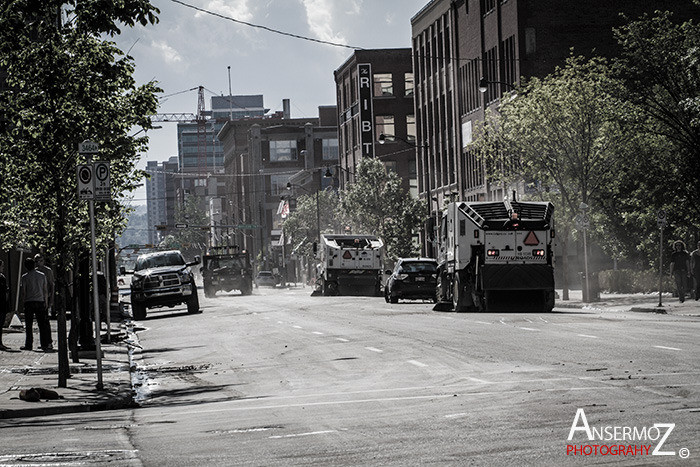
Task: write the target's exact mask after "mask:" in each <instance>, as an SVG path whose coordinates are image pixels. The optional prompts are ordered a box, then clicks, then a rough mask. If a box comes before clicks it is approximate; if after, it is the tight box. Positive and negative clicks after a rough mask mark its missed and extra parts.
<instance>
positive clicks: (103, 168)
mask: <svg viewBox="0 0 700 467" xmlns="http://www.w3.org/2000/svg"><path fill="white" fill-rule="evenodd" d="M93 165H94V169H95V200H96V201H109V200H110V199H112V190H111V187H110V183H111V182H110V175H109V162H95V163H94V164H93Z"/></svg>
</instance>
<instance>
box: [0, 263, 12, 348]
mask: <svg viewBox="0 0 700 467" xmlns="http://www.w3.org/2000/svg"><path fill="white" fill-rule="evenodd" d="M4 265H5V264H4V263H3V261H2V260H1V259H0V351H5V350H10V348H9V347H8V346H6V345H5V344H3V343H2V328H3V327H5V318H7V311H8V309H9V308H10V302H9V297H8V293H7V278H6V277H5V275H4V274H3V273H2V271H3V266H4Z"/></svg>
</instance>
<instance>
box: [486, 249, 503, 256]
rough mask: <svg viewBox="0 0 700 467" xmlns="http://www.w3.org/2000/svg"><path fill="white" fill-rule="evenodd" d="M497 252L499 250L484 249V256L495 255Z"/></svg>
mask: <svg viewBox="0 0 700 467" xmlns="http://www.w3.org/2000/svg"><path fill="white" fill-rule="evenodd" d="M499 253H500V251H499V250H486V256H492V257H496V256H498V254H499Z"/></svg>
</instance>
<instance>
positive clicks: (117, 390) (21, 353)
mask: <svg viewBox="0 0 700 467" xmlns="http://www.w3.org/2000/svg"><path fill="white" fill-rule="evenodd" d="M68 327H69V328H70V323H68ZM34 330H35V334H34V343H35V344H37V343H38V342H39V334H38V331H37V329H36V324H35V325H34ZM51 330H52V336H53V339H54V343H53V344H54V348H58V342H57V340H56V321H55V320H51ZM127 332H128V330H126V329H125V328H124V326H121V327H120V324H119V323H118V322H117V323H114V322H113V323H112V343H111V344H106V343H104V342H103V343H102V354H103V358H102V385H103V390H102V391H98V390H97V360H96V359H95V354H94V352H92V355H91V357H92V358H87V357H86V356H81V358H80V363H73V362H72V359H71V357H70V354H69V357H68V360H69V367H70V374H71V376H70V377H69V378H68V379H67V382H66V385H67V387H65V388H59V387H58V353H57V352H52V353H44V352H43V351H41V350H38V351H37V350H36V349H35V350H34V351H25V350H20V347H21V346H23V345H24V329H19V330H10V329H7V328H5V329H3V343H4V344H5V345H7V346H8V347H10V348H11V350H10V351H8V352H0V419H8V418H19V417H34V416H43V415H55V414H62V413H75V412H91V411H99V410H109V409H114V408H121V407H128V406H133V404H134V402H133V398H132V388H131V375H130V372H129V366H130V363H129V361H130V351H129V346H128V345H127V343H126V342H125V338H126V337H127ZM102 336H103V340H104V339H105V338H106V327H103V330H102ZM30 388H44V389H50V390H53V391H56V392H57V393H58V394H59V397H60V398H59V399H57V400H41V401H39V402H27V401H24V400H21V399H20V397H19V395H20V390H22V389H30Z"/></svg>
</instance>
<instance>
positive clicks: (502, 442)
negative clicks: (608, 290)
mask: <svg viewBox="0 0 700 467" xmlns="http://www.w3.org/2000/svg"><path fill="white" fill-rule="evenodd" d="M309 294H310V289H308V288H307V289H296V290H286V289H263V288H261V289H256V290H255V292H254V295H252V296H247V297H244V296H238V295H234V294H231V295H228V294H219V295H218V296H217V297H216V298H213V299H205V298H203V297H202V298H201V305H202V310H203V313H202V314H199V315H188V314H187V313H186V309H185V308H184V307H177V308H173V309H166V310H165V311H156V312H149V317H148V318H147V319H146V320H144V321H143V322H141V323H140V324H141V328H139V330H138V336H139V340H140V344H141V346H142V347H143V350H142V351H141V352H140V354H138V355H137V360H136V364H137V366H138V372H137V375H138V377H137V385H138V387H139V391H138V395H139V400H140V403H141V408H139V409H136V410H124V411H119V412H105V413H102V414H86V415H75V416H71V417H65V416H64V417H60V418H59V417H53V418H52V417H47V423H44V424H42V423H40V421H37V422H36V423H33V424H28V425H26V426H25V427H24V428H23V430H26V433H25V432H13V435H14V434H17V435H19V436H20V437H23V439H24V440H26V441H23V442H30V441H29V440H32V439H34V440H36V439H45V438H44V435H45V434H46V433H49V432H50V433H53V434H54V435H55V436H56V437H54V438H53V439H52V441H53V442H54V443H55V445H54V446H53V449H60V447H61V446H62V445H63V444H62V443H63V442H62V441H60V440H61V439H63V440H65V439H68V440H71V439H83V438H87V437H90V439H91V441H90V443H88V444H87V445H86V447H85V452H86V453H90V455H92V456H94V457H95V459H97V460H95V462H102V461H104V462H106V461H107V460H109V461H110V465H146V466H151V465H158V466H160V465H163V466H165V465H167V466H172V465H259V466H270V465H323V466H326V465H401V466H404V465H424V464H442V465H568V464H572V465H574V464H581V463H585V464H587V465H588V464H607V463H612V462H621V463H622V464H623V465H639V464H645V465H647V464H657V463H658V464H660V465H667V464H678V465H699V464H700V436H698V434H699V432H700V420H699V419H700V392H699V391H698V384H700V369H699V368H698V361H700V351H699V349H698V344H697V342H698V338H697V336H698V334H699V332H700V320H699V319H698V318H693V317H682V316H672V315H647V314H639V313H606V312H594V311H580V310H572V309H562V310H558V309H555V311H554V312H553V313H546V314H545V313H518V312H513V313H494V314H472V313H451V312H447V313H446V312H434V311H432V304H429V303H421V302H414V303H403V302H402V303H399V304H396V305H391V304H387V303H385V302H384V300H383V298H375V297H310V296H309ZM579 409H583V414H584V415H585V417H586V422H587V423H588V425H589V428H590V429H591V431H592V433H593V435H594V438H595V435H597V434H598V433H599V432H600V431H603V433H601V434H604V433H605V431H604V429H605V427H618V428H619V430H618V431H615V430H614V429H613V428H611V429H610V430H609V432H610V433H619V436H618V435H615V439H612V440H600V439H597V438H595V439H593V440H589V439H588V435H587V434H586V432H585V431H584V427H585V425H584V422H583V420H582V418H578V419H577V421H576V424H575V427H576V428H578V430H576V431H575V432H574V433H573V437H572V440H568V438H569V435H570V431H571V430H572V425H574V420H575V417H576V415H577V412H579V416H580V414H581V411H580V410H579ZM655 424H674V426H673V427H672V428H669V427H668V426H667V425H657V428H653V427H654V425H655ZM81 426H87V427H91V428H81ZM635 430H636V432H637V433H638V434H639V433H641V432H642V430H643V431H644V434H645V439H629V438H624V435H623V434H624V433H625V432H628V433H630V434H632V433H634V432H635ZM666 435H667V436H666ZM663 436H666V439H665V440H663V442H662V441H661V438H662V437H663ZM654 438H655V439H654ZM64 442H65V441H64ZM69 442H74V441H69ZM93 444H94V445H93ZM567 446H575V447H576V448H579V449H582V450H583V449H585V450H588V449H594V448H593V446H605V450H606V455H602V454H601V453H598V454H591V455H588V456H585V455H578V456H574V455H573V453H574V452H575V451H572V450H571V449H572V448H568V449H569V453H568V455H567ZM586 446H591V447H590V448H588V447H586ZM612 446H616V447H615V453H616V454H618V455H612V449H611V448H612ZM619 446H624V449H623V448H619ZM628 446H637V449H638V451H637V455H631V454H629V451H628V450H627V449H628ZM642 446H650V448H648V449H649V450H648V451H644V448H643V447H642ZM657 447H658V451H661V452H673V453H674V454H673V455H668V456H651V455H647V454H646V453H648V454H651V452H652V451H653V450H654V449H656V448H657ZM51 449H52V446H51V445H47V446H46V447H45V449H44V450H43V451H42V450H38V451H37V452H49V451H51ZM595 449H600V448H599V447H598V448H595ZM684 449H687V450H688V451H687V454H688V456H689V457H688V458H687V459H683V458H682V457H685V455H686V451H685V450H684ZM596 452H597V451H596ZM620 452H624V453H625V454H627V455H619V454H620ZM100 456H102V457H103V459H102V460H99V458H100ZM5 461H7V459H0V464H3V463H4V462H5ZM68 461H69V463H70V462H73V461H71V460H68ZM76 462H77V461H76ZM86 462H87V463H90V462H93V460H89V461H86Z"/></svg>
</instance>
